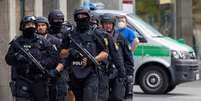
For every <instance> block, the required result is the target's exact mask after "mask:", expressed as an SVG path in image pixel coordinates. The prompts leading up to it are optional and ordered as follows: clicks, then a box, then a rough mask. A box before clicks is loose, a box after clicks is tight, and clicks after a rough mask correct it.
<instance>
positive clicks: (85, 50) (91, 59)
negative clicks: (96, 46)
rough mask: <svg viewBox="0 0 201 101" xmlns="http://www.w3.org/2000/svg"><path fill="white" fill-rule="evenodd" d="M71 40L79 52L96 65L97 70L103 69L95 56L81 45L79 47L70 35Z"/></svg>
mask: <svg viewBox="0 0 201 101" xmlns="http://www.w3.org/2000/svg"><path fill="white" fill-rule="evenodd" d="M68 37H69V39H70V40H71V41H72V43H73V44H74V45H75V46H76V47H77V48H78V51H79V52H80V53H81V54H82V55H83V56H85V57H87V58H88V59H89V60H90V61H91V62H92V63H93V64H94V65H95V67H96V68H98V69H101V66H100V64H99V63H98V62H97V61H96V59H95V58H94V56H92V55H91V53H89V51H88V50H87V49H85V48H84V47H82V46H81V45H79V44H78V43H77V42H76V41H75V40H74V39H73V38H72V37H71V35H70V34H68Z"/></svg>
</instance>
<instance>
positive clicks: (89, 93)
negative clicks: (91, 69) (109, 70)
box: [70, 73, 98, 101]
mask: <svg viewBox="0 0 201 101" xmlns="http://www.w3.org/2000/svg"><path fill="white" fill-rule="evenodd" d="M70 79H71V82H70V88H71V89H72V91H73V93H74V94H75V99H76V101H92V100H93V101H98V76H97V74H95V73H91V74H90V75H88V77H86V78H85V79H81V80H77V79H76V78H75V77H74V76H73V75H70Z"/></svg>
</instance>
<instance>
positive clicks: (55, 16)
mask: <svg viewBox="0 0 201 101" xmlns="http://www.w3.org/2000/svg"><path fill="white" fill-rule="evenodd" d="M54 19H59V22H60V23H63V22H64V14H63V13H62V12H61V11H60V10H58V9H55V10H53V11H52V12H50V13H49V14H48V20H49V23H50V25H52V24H54Z"/></svg>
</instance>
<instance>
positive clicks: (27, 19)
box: [20, 16, 36, 31]
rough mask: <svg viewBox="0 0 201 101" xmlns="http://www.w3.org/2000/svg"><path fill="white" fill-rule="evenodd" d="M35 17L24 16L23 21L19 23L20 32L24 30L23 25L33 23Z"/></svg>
mask: <svg viewBox="0 0 201 101" xmlns="http://www.w3.org/2000/svg"><path fill="white" fill-rule="evenodd" d="M35 20H36V18H35V16H24V17H23V19H22V20H21V22H20V30H21V31H22V30H23V29H24V25H25V24H26V23H28V22H33V23H35Z"/></svg>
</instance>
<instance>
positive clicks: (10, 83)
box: [9, 81, 17, 96]
mask: <svg viewBox="0 0 201 101" xmlns="http://www.w3.org/2000/svg"><path fill="white" fill-rule="evenodd" d="M9 86H10V89H11V93H12V96H16V94H17V88H16V81H10V82H9Z"/></svg>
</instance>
